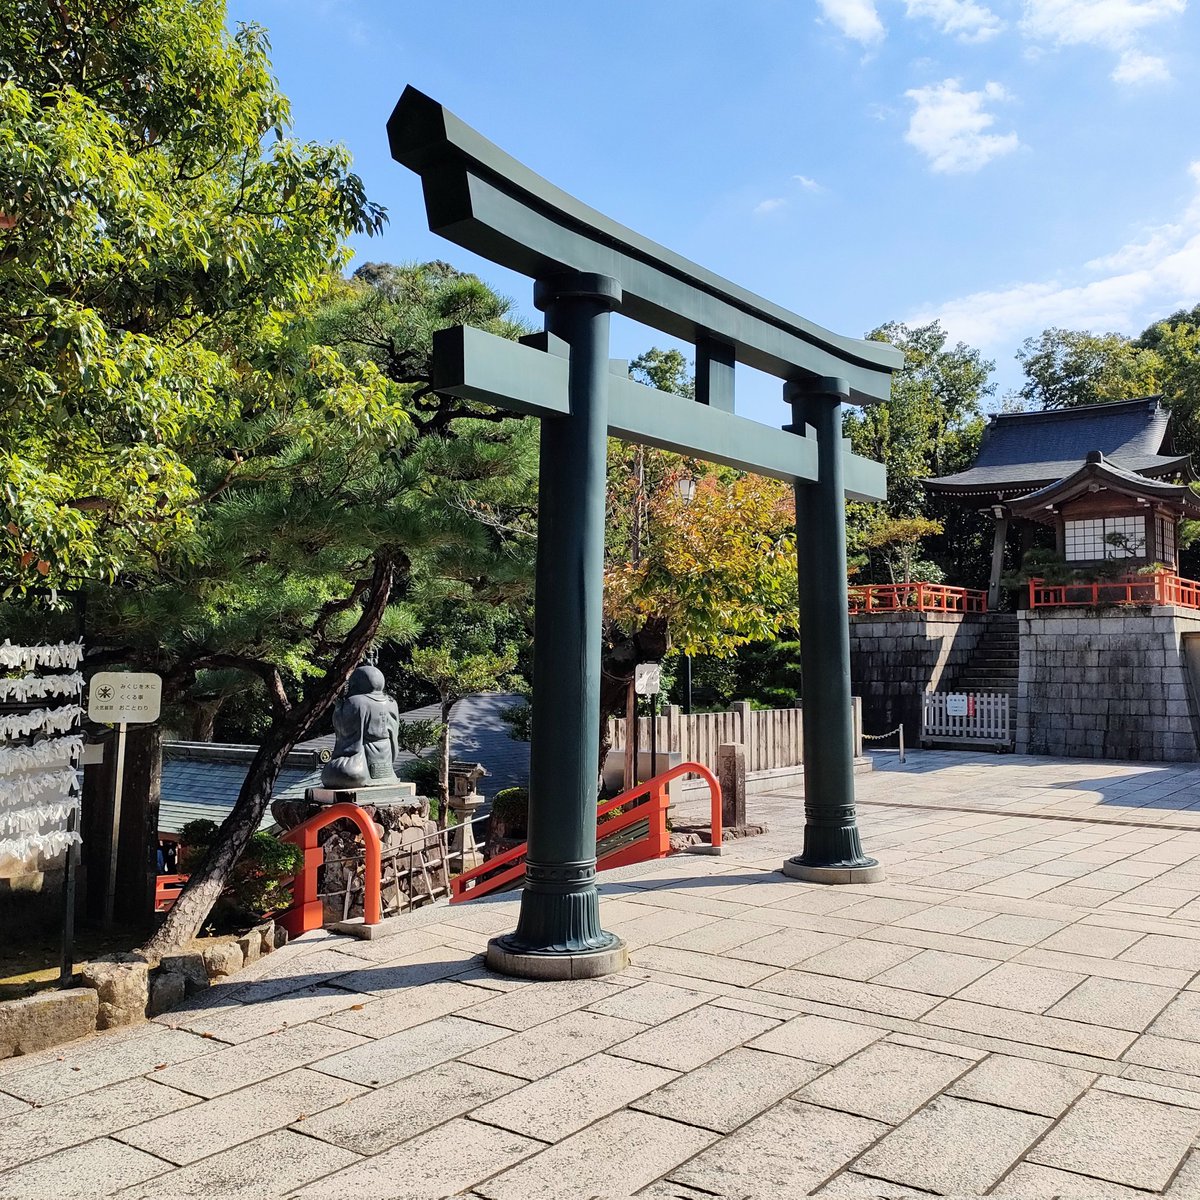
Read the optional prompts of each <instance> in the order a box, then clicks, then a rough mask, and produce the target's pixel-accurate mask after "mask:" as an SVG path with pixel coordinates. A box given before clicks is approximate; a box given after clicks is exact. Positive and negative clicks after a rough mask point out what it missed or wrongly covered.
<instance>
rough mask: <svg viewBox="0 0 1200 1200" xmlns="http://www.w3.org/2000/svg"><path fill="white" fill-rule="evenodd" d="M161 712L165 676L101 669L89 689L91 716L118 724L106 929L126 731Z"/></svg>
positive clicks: (113, 886)
mask: <svg viewBox="0 0 1200 1200" xmlns="http://www.w3.org/2000/svg"><path fill="white" fill-rule="evenodd" d="M161 711H162V678H161V676H158V675H153V674H151V673H150V672H147V671H100V672H99V673H97V674H96V675H93V676H92V681H91V684H90V686H89V688H88V719H89V720H91V721H98V722H101V723H102V724H105V725H116V727H117V762H116V768H115V774H114V777H113V808H112V834H111V836H110V838H109V843H108V882H107V884H106V885H105V888H104V921H103V924H104V928H105V929H111V928H112V923H113V906H114V904H115V902H116V896H117V848H118V841H119V838H120V833H121V791H122V789H123V787H124V784H125V730H126V728H127V727H128V726H129V725H131V724H133V725H152V724H153V723H154V722H155V721H157V720H158V717H159V713H160V712H161Z"/></svg>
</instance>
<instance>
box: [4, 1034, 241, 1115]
mask: <svg viewBox="0 0 1200 1200" xmlns="http://www.w3.org/2000/svg"><path fill="white" fill-rule="evenodd" d="M221 1048H222V1047H221V1043H220V1042H213V1041H209V1040H208V1039H207V1038H201V1037H197V1036H196V1035H195V1034H191V1033H184V1032H182V1031H176V1030H173V1029H164V1028H162V1027H161V1026H158V1025H145V1026H131V1027H126V1028H124V1029H118V1030H113V1031H111V1032H105V1033H100V1034H97V1035H96V1036H95V1037H94V1038H88V1039H87V1040H86V1041H82V1042H75V1043H72V1044H71V1045H69V1046H58V1047H56V1048H55V1049H54V1050H50V1051H43V1052H41V1053H40V1054H37V1055H30V1056H29V1059H28V1060H22V1059H9V1060H7V1061H6V1062H4V1063H0V1068H3V1069H0V1088H3V1089H4V1090H5V1091H6V1092H9V1093H11V1094H12V1095H14V1096H17V1097H19V1098H20V1099H22V1100H28V1101H31V1102H33V1103H37V1104H50V1103H52V1102H53V1101H55V1100H64V1099H66V1098H67V1097H68V1096H78V1095H80V1094H81V1093H82V1092H90V1091H94V1090H95V1089H96V1088H101V1087H107V1086H109V1085H110V1084H114V1083H119V1082H120V1081H121V1080H123V1079H133V1078H135V1077H136V1076H138V1075H144V1074H146V1072H147V1071H152V1070H154V1068H155V1067H156V1066H158V1065H159V1063H166V1064H168V1065H170V1064H172V1063H177V1062H183V1061H185V1060H186V1059H191V1058H198V1057H199V1056H200V1055H202V1054H213V1053H215V1052H216V1051H218V1050H220V1049H221ZM47 1055H49V1057H46V1056H47Z"/></svg>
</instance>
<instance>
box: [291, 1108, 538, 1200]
mask: <svg viewBox="0 0 1200 1200" xmlns="http://www.w3.org/2000/svg"><path fill="white" fill-rule="evenodd" d="M318 1144H320V1143H318ZM544 1148H545V1145H544V1143H542V1142H535V1141H533V1140H532V1139H531V1138H524V1137H520V1136H519V1135H518V1134H515V1133H510V1132H509V1131H508V1130H507V1129H497V1128H496V1127H495V1126H493V1125H482V1124H480V1123H479V1122H476V1121H469V1120H466V1119H465V1118H463V1117H456V1118H455V1119H454V1120H452V1121H447V1122H446V1123H445V1124H444V1125H439V1126H438V1127H437V1128H436V1129H431V1130H429V1131H427V1132H424V1133H422V1134H421V1135H420V1136H419V1137H413V1138H409V1139H408V1140H407V1141H404V1142H401V1143H400V1144H399V1145H397V1146H393V1147H392V1148H391V1149H390V1150H385V1151H383V1153H382V1154H375V1155H373V1156H372V1157H370V1158H364V1159H359V1160H358V1161H356V1162H355V1164H354V1165H353V1166H349V1167H346V1168H344V1169H343V1170H340V1171H337V1172H336V1173H335V1174H332V1175H330V1176H328V1177H327V1178H325V1179H322V1180H321V1181H320V1182H319V1183H314V1184H312V1185H311V1186H309V1187H306V1188H301V1189H300V1191H299V1192H298V1193H297V1195H298V1196H300V1197H303V1198H304V1200H330V1197H362V1198H364V1200H365V1198H367V1197H383V1196H391V1195H394V1194H395V1192H396V1189H397V1187H398V1186H400V1181H403V1182H402V1186H403V1193H402V1194H403V1196H404V1197H405V1200H434V1198H435V1197H443V1196H457V1195H459V1194H460V1193H461V1192H464V1191H466V1189H467V1188H469V1187H472V1186H473V1185H475V1184H477V1183H479V1182H480V1181H481V1180H484V1179H487V1178H488V1177H489V1176H491V1175H495V1174H498V1173H499V1172H501V1171H503V1170H504V1169H505V1168H506V1167H510V1166H512V1165H513V1164H514V1163H517V1162H520V1161H521V1159H523V1158H527V1157H528V1156H529V1155H531V1154H536V1153H537V1151H539V1150H542V1149H544ZM330 1149H331V1150H332V1149H333V1147H330ZM340 1153H343V1154H344V1153H346V1152H345V1151H340Z"/></svg>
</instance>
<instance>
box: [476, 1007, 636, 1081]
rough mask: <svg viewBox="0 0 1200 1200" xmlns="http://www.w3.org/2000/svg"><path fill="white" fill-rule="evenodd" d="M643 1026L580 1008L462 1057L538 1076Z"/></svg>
mask: <svg viewBox="0 0 1200 1200" xmlns="http://www.w3.org/2000/svg"><path fill="white" fill-rule="evenodd" d="M643 1029H645V1025H641V1024H638V1023H637V1022H636V1021H622V1020H621V1019H620V1018H618V1017H606V1016H604V1015H603V1014H602V1013H594V1012H588V1011H586V1010H584V1009H580V1010H578V1011H576V1012H569V1013H564V1014H563V1015H562V1016H561V1017H555V1018H554V1019H553V1020H552V1021H547V1022H546V1023H545V1024H544V1025H536V1026H534V1028H532V1029H527V1030H525V1031H524V1032H523V1033H515V1034H513V1035H512V1036H511V1037H506V1038H501V1039H500V1041H498V1042H492V1043H491V1044H489V1045H487V1046H483V1047H482V1048H480V1049H479V1050H474V1051H472V1052H471V1053H470V1054H465V1055H463V1058H462V1061H463V1062H469V1063H474V1064H475V1065H476V1066H478V1067H487V1068H489V1069H490V1070H494V1071H504V1072H505V1073H507V1074H509V1075H518V1076H520V1077H521V1078H522V1079H541V1078H542V1077H543V1076H544V1075H550V1074H552V1073H553V1072H554V1071H558V1070H560V1069H561V1068H563V1067H567V1066H570V1065H571V1063H574V1062H579V1061H580V1059H584V1058H588V1057H589V1056H591V1055H593V1054H598V1053H600V1051H601V1050H607V1049H608V1048H609V1047H610V1046H615V1045H616V1044H617V1043H618V1042H624V1041H628V1040H629V1039H630V1038H631V1037H634V1036H635V1035H637V1034H639V1033H641V1032H642V1030H643Z"/></svg>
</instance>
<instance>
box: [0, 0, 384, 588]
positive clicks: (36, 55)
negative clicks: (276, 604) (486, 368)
mask: <svg viewBox="0 0 1200 1200" xmlns="http://www.w3.org/2000/svg"><path fill="white" fill-rule="evenodd" d="M289 127H290V114H289V109H288V104H287V100H286V98H285V97H284V96H282V95H281V94H280V92H279V90H278V88H277V87H276V84H275V81H274V79H273V78H272V76H271V72H270V63H269V60H268V46H267V40H266V36H265V34H264V32H263V30H261V29H260V28H258V27H256V26H242V27H240V28H239V29H238V30H237V32H236V33H235V34H233V35H232V36H230V35H229V34H228V33H227V32H226V29H225V8H224V4H223V3H222V2H221V0H61V2H56V3H52V4H31V3H29V2H28V0H0V479H2V480H3V484H4V491H3V497H2V500H0V503H2V504H3V509H4V513H3V519H0V562H2V563H3V566H2V567H0V590H2V591H3V592H5V593H7V594H12V593H14V592H17V591H20V590H23V589H24V588H27V587H28V586H30V585H50V586H59V587H70V586H74V585H75V584H76V583H77V582H78V581H79V580H81V579H95V578H100V577H104V578H107V579H110V580H112V579H114V578H116V576H117V574H118V573H119V572H120V571H121V570H122V569H124V567H125V566H127V565H128V564H130V563H131V562H140V561H141V560H142V559H144V558H145V557H146V556H160V555H164V554H168V553H173V552H177V551H178V550H179V549H180V547H181V546H183V545H184V544H186V542H187V541H188V539H189V538H190V537H191V536H192V535H193V533H194V530H195V524H196V513H197V510H198V507H199V506H200V505H202V503H203V502H204V499H205V496H206V490H205V488H206V483H205V481H202V480H201V479H199V478H198V476H197V474H196V471H195V469H194V467H193V465H192V464H191V462H190V449H191V447H192V446H194V445H196V444H197V443H203V442H205V441H214V440H221V441H223V442H224V443H225V444H227V445H228V446H229V449H230V454H231V458H230V461H229V465H230V466H231V467H232V466H234V465H235V464H236V454H237V452H238V446H237V441H236V438H235V437H232V436H231V430H232V428H234V427H236V425H237V423H238V422H239V421H240V419H241V417H242V416H243V414H245V413H247V412H254V413H256V414H259V415H260V416H262V417H264V418H265V416H266V414H267V413H268V412H269V411H270V410H271V408H272V406H273V405H274V404H275V403H276V400H277V395H278V392H279V390H280V389H279V387H278V380H277V372H278V371H279V364H280V359H281V358H282V359H284V360H287V359H289V358H290V359H292V360H293V361H292V362H291V363H290V366H291V367H292V369H295V368H296V367H297V366H299V367H302V368H303V369H304V370H305V372H306V373H308V374H309V395H308V401H309V402H310V403H315V404H317V405H328V406H330V407H332V408H334V409H340V410H342V411H343V413H345V414H348V413H349V412H350V411H351V410H353V409H354V408H356V407H359V408H361V409H362V414H363V416H364V417H367V416H370V415H371V413H370V410H371V407H372V403H373V400H374V399H375V398H378V396H379V395H380V391H379V388H378V386H377V383H378V381H377V380H376V379H375V378H373V377H371V376H369V375H362V376H359V377H358V378H356V379H353V380H349V381H347V380H346V379H345V378H344V368H343V367H342V366H341V364H340V363H338V361H337V360H336V358H335V357H332V356H322V355H320V354H319V353H314V354H313V357H312V359H311V361H309V362H305V363H299V364H297V363H296V362H295V361H294V358H295V354H296V349H297V348H296V347H294V346H289V345H287V344H286V333H285V328H286V326H285V316H286V314H288V313H290V312H293V311H295V310H297V309H302V308H304V307H305V306H306V305H309V304H311V302H312V301H313V300H314V298H315V297H316V296H317V295H318V294H319V292H320V291H321V290H322V289H323V288H324V286H325V282H326V279H327V278H328V275H329V272H330V271H331V270H333V269H335V268H336V267H337V266H338V265H339V264H340V262H342V261H343V260H344V255H345V251H344V249H343V242H344V238H345V236H346V235H347V234H349V233H352V232H361V231H368V232H373V231H375V230H377V229H378V228H379V226H380V224H381V222H382V220H383V213H382V210H381V209H379V208H378V207H377V206H375V205H373V204H371V203H369V202H368V201H367V200H366V199H365V197H364V195H363V191H362V185H361V182H360V181H359V179H358V177H357V176H355V175H354V174H352V173H351V172H350V170H349V156H348V154H347V153H346V151H345V150H344V149H343V148H342V147H340V146H321V145H317V144H314V143H303V142H300V141H298V140H296V139H295V138H293V137H292V136H291V134H290V128H289ZM347 382H348V383H349V384H350V387H349V389H348V393H347V392H346V391H344V388H343V385H344V384H345V383H347ZM375 415H378V414H377V413H376V414H375ZM218 484H219V479H218ZM210 486H211V485H210Z"/></svg>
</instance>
